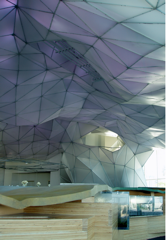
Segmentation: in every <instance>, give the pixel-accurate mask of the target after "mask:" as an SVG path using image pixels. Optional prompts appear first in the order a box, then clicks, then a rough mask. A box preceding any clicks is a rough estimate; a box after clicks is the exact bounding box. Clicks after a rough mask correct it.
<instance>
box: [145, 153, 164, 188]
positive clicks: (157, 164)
mask: <svg viewBox="0 0 166 241" xmlns="http://www.w3.org/2000/svg"><path fill="white" fill-rule="evenodd" d="M165 160H166V149H156V150H155V151H154V152H153V154H152V155H151V156H150V158H149V159H148V161H147V162H146V163H145V165H144V172H145V178H146V182H147V186H148V187H166V181H165V177H166V163H165V162H166V161H165Z"/></svg>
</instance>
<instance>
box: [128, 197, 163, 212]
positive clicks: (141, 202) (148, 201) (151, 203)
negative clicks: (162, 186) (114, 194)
mask: <svg viewBox="0 0 166 241" xmlns="http://www.w3.org/2000/svg"><path fill="white" fill-rule="evenodd" d="M162 214H163V197H154V196H130V204H129V215H130V216H149V215H162Z"/></svg>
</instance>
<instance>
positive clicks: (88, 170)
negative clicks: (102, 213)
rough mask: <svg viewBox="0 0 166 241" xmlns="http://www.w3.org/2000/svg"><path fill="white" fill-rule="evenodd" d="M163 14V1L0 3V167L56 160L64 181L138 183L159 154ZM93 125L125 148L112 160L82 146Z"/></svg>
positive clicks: (21, 0)
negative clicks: (63, 169)
mask: <svg viewBox="0 0 166 241" xmlns="http://www.w3.org/2000/svg"><path fill="white" fill-rule="evenodd" d="M164 10H165V2H164V1H163V0H137V1H133V0H125V1H122V0H87V1H81V0H63V1H59V0H35V1H34V0H28V1H24V0H18V1H17V0H10V1H5V0H1V2H0V128H1V132H0V134H1V135H0V136H1V137H0V140H1V144H0V155H1V161H2V163H4V161H5V160H7V159H9V158H10V159H12V160H15V159H17V160H18V159H21V160H25V159H32V160H36V161H39V160H49V159H50V158H55V159H56V156H57V155H62V158H61V162H62V163H63V164H65V165H67V167H68V170H67V172H68V176H69V177H70V179H71V181H72V182H99V181H101V182H104V183H107V184H109V185H112V186H113V185H122V186H123V185H131V186H138V185H146V183H145V180H144V177H143V172H142V166H143V165H144V163H145V162H146V160H147V159H148V157H149V156H150V155H151V153H152V148H154V147H157V148H164V146H165V139H164V138H165V132H164V130H165V127H164V123H165V120H164V113H165V108H164V106H165V101H164V98H165V82H164V81H165V79H164V71H165V70H164V65H165V63H164V58H165V55H164V46H165V39H164V35H165V34H164V31H165V25H164V23H165V15H164ZM99 127H100V128H105V129H107V130H108V131H109V130H110V131H113V132H115V133H117V134H118V135H119V136H120V138H121V139H122V140H123V142H124V143H125V145H124V146H123V147H122V148H121V149H120V150H119V151H117V152H115V153H114V158H113V157H111V155H113V154H111V153H112V152H111V151H110V152H109V154H105V150H103V149H102V148H103V147H101V146H94V147H90V146H88V145H85V143H83V141H82V140H83V139H82V137H83V136H85V135H86V134H88V133H90V132H92V131H94V130H95V129H97V128H99ZM94 148H97V149H96V150H98V151H96V152H95V151H94ZM76 150H77V151H76ZM99 150H101V153H104V154H101V153H100V155H99V154H97V153H99ZM107 151H108V150H107ZM91 152H93V154H94V156H95V157H93V155H91V154H90V153H91ZM88 153H89V154H88ZM118 153H119V154H118ZM120 153H121V154H120ZM124 153H126V154H124ZM129 153H130V154H129ZM131 153H132V154H131ZM69 155H70V156H69ZM80 155H81V157H80ZM103 155H104V156H106V157H108V160H107V161H104V160H105V159H104V156H103ZM109 155H110V156H109ZM139 155H140V156H139ZM65 156H67V157H65ZM118 158H119V159H118ZM87 160H89V163H90V162H92V161H93V164H92V163H91V164H87ZM118 160H119V161H118ZM109 162H110V163H109ZM106 163H107V164H106ZM109 165H110V166H109ZM111 165H112V166H111ZM96 166H97V167H98V168H96ZM95 168H96V169H97V171H94V170H96V169H95ZM138 170H139V171H138ZM129 172H132V174H131V173H130V174H129ZM135 173H137V175H138V178H136V174H135ZM77 176H78V177H80V178H79V180H78V178H77ZM96 176H97V177H96ZM115 176H116V178H115ZM127 178H128V184H125V180H126V179H127ZM114 179H117V183H113V180H114ZM136 179H138V180H139V181H140V182H142V183H141V184H138V181H135V180H136Z"/></svg>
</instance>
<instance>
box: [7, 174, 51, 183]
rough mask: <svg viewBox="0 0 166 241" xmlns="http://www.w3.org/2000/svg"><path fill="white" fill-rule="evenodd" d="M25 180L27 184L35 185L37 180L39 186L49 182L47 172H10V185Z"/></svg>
mask: <svg viewBox="0 0 166 241" xmlns="http://www.w3.org/2000/svg"><path fill="white" fill-rule="evenodd" d="M23 180H27V181H28V182H29V183H28V186H36V183H37V182H40V183H41V186H48V184H49V182H50V173H49V172H38V173H13V174H12V182H11V183H12V185H14V186H16V185H19V186H21V185H22V184H21V182H22V181H23Z"/></svg>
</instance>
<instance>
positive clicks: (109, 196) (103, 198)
mask: <svg viewBox="0 0 166 241" xmlns="http://www.w3.org/2000/svg"><path fill="white" fill-rule="evenodd" d="M94 200H95V202H104V203H117V204H118V229H129V192H100V193H98V194H96V195H95V199H94Z"/></svg>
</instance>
